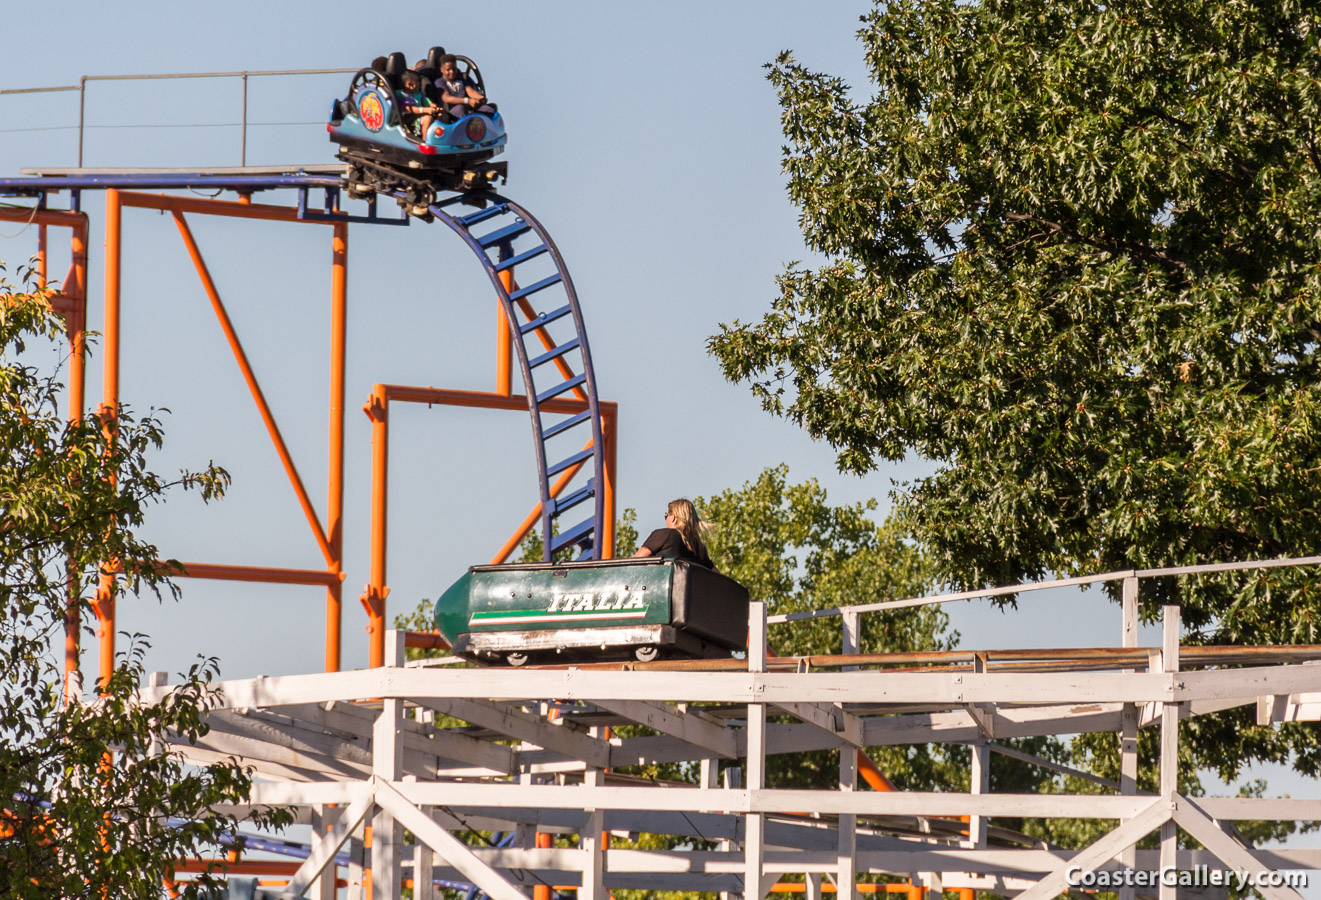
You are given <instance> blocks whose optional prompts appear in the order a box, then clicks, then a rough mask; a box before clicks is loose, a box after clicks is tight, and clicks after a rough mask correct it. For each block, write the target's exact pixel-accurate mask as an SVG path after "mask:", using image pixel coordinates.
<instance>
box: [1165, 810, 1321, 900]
mask: <svg viewBox="0 0 1321 900" xmlns="http://www.w3.org/2000/svg"><path fill="white" fill-rule="evenodd" d="M1174 820H1175V821H1176V822H1178V823H1179V825H1180V826H1181V827H1182V828H1183V829H1184V830H1185V831H1187V832H1188V833H1189V834H1190V835H1192V836H1193V837H1195V838H1196V839H1197V840H1199V841H1201V843H1202V844H1203V846H1205V847H1206V848H1207V849H1208V850H1210V851H1211V852H1212V853H1214V854H1215V855H1216V856H1218V857H1220V859H1222V860H1224V861H1225V863H1226V864H1228V865H1229V866H1231V867H1233V868H1235V869H1238V870H1240V871H1243V872H1265V871H1270V868H1271V867H1270V866H1269V865H1267V864H1266V863H1265V862H1264V861H1263V860H1261V859H1259V858H1258V855H1257V854H1256V853H1255V852H1254V851H1252V850H1249V849H1248V848H1246V847H1244V846H1243V845H1242V844H1240V843H1239V842H1238V841H1236V840H1234V839H1233V838H1232V837H1230V836H1229V835H1227V834H1225V832H1224V831H1222V830H1221V829H1220V827H1219V826H1217V825H1216V823H1215V822H1213V821H1212V820H1211V819H1210V817H1208V816H1207V815H1206V813H1205V812H1203V811H1202V810H1200V809H1198V808H1197V804H1196V803H1195V802H1193V801H1192V800H1189V799H1187V798H1185V797H1180V798H1179V799H1178V801H1177V802H1176V804H1175V807H1174ZM1162 849H1163V848H1162ZM1164 859H1165V854H1164V853H1162V854H1161V860H1162V864H1164ZM1256 889H1257V890H1258V891H1260V892H1261V893H1262V895H1264V896H1265V897H1266V898H1267V900H1302V895H1301V894H1299V893H1298V892H1297V891H1295V890H1294V889H1293V888H1287V887H1272V886H1269V885H1257V886H1256Z"/></svg>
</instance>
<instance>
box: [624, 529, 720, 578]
mask: <svg viewBox="0 0 1321 900" xmlns="http://www.w3.org/2000/svg"><path fill="white" fill-rule="evenodd" d="M642 546H643V547H646V548H647V549H648V550H650V551H651V555H652V556H659V557H662V558H664V559H686V560H688V561H689V562H695V563H697V564H698V565H701V566H706V567H707V568H708V569H714V568H715V566H714V565H712V563H711V557H709V556H707V555H706V548H705V547H704V548H702V555H701V556H698V555H697V554H696V553H694V552H693V551H691V550H689V549H688V545H687V544H685V543H684V542H683V535H681V534H679V532H678V531H677V530H675V529H673V528H657V529H656V530H655V531H653V532H652V533H651V534H650V535H648V536H647V539H646V540H645V541H643V542H642Z"/></svg>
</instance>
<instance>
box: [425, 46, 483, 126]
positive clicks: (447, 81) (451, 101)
mask: <svg viewBox="0 0 1321 900" xmlns="http://www.w3.org/2000/svg"><path fill="white" fill-rule="evenodd" d="M436 87H437V88H438V89H439V90H440V92H441V98H440V99H441V102H442V103H443V104H444V105H445V106H446V107H447V108H448V109H449V112H450V115H452V116H454V117H455V118H459V117H461V116H466V115H468V113H470V112H473V111H476V112H479V113H484V114H486V115H488V116H489V115H491V114H493V113H494V112H495V107H494V106H492V105H490V104H489V103H487V102H486V97H485V96H483V95H482V92H481V91H479V90H477V87H476V86H475V85H474V84H473V83H472V82H471V81H469V80H468V78H467V76H465V75H461V74H459V63H458V60H457V59H456V58H455V56H454V54H452V53H446V54H445V55H444V56H442V57H441V58H440V78H438V79H437V80H436Z"/></svg>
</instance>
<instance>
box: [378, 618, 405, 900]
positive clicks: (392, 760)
mask: <svg viewBox="0 0 1321 900" xmlns="http://www.w3.org/2000/svg"><path fill="white" fill-rule="evenodd" d="M403 664H404V636H403V633H402V632H400V631H397V630H395V629H390V630H389V631H387V632H386V633H385V665H386V667H396V666H402V665H403ZM403 728H404V704H403V701H402V700H398V699H396V698H393V697H387V698H385V699H384V700H383V701H382V702H381V711H380V713H379V714H378V715H377V717H376V723H375V725H374V726H373V728H372V776H373V783H377V784H379V783H381V782H394V781H399V780H400V779H401V778H403V775H404V745H403V741H402V740H401V739H400V737H401V734H402V731H403ZM405 852H407V851H406V850H405V845H404V831H403V827H402V826H400V824H399V823H398V822H396V821H395V818H394V816H392V815H391V814H390V812H389V810H387V809H385V808H383V807H381V806H380V805H379V804H378V805H377V807H376V813H375V815H373V816H372V877H371V882H372V896H373V897H389V898H394V897H398V896H399V895H400V894H401V893H402V891H403V889H404V880H403V872H402V868H401V866H400V863H401V861H402V859H403V856H404V854H405Z"/></svg>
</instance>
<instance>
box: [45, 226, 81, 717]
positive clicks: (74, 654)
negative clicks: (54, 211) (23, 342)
mask: <svg viewBox="0 0 1321 900" xmlns="http://www.w3.org/2000/svg"><path fill="white" fill-rule="evenodd" d="M45 238H46V226H44V225H43V226H41V245H42V254H41V268H42V272H41V284H42V287H45V284H46V272H45V269H46V256H45V249H46V248H45V244H46V240H45ZM70 250H71V251H72V253H73V266H72V268H71V270H70V274H71V275H72V278H71V280H70V283H68V284H65V285H64V293H65V294H66V295H68V296H69V298H70V299H71V300H72V301H73V304H72V308H70V309H69V310H68V311H67V312H66V313H65V314H64V323H65V330H66V331H67V332H68V335H69V421H70V422H78V421H81V420H82V417H83V404H84V403H86V397H85V392H86V388H87V336H86V329H87V217H86V216H84V215H82V214H78V222H77V224H75V225H74V226H73V237H72V238H71V239H70ZM68 590H69V598H68V604H67V607H66V609H65V620H64V696H65V699H66V700H72V699H74V698H75V697H76V696H77V695H79V694H81V692H82V686H81V684H79V678H78V669H79V659H78V658H79V656H80V655H81V649H82V647H81V644H82V593H81V592H82V585H81V584H80V577H79V573H78V572H75V571H72V569H71V570H70V571H69V584H68Z"/></svg>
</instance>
